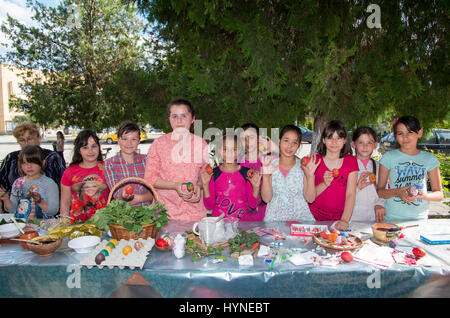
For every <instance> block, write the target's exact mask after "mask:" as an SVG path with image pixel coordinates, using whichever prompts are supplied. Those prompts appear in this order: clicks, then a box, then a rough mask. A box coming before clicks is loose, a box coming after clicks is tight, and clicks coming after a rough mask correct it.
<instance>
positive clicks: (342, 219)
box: [309, 120, 359, 230]
mask: <svg viewBox="0 0 450 318" xmlns="http://www.w3.org/2000/svg"><path fill="white" fill-rule="evenodd" d="M317 151H318V153H319V154H318V155H317V158H318V159H319V160H320V164H319V166H318V167H317V170H316V172H315V184H316V199H315V200H314V202H313V203H311V204H310V205H309V209H310V210H311V213H312V215H313V216H314V218H315V219H316V220H317V221H338V222H336V224H335V227H336V229H338V230H344V229H346V228H347V227H348V222H349V221H350V218H351V216H352V213H353V207H354V205H355V198H356V180H357V178H358V171H359V168H358V162H357V160H356V157H354V156H352V155H351V154H350V153H351V146H350V143H348V142H347V131H346V130H345V126H344V124H343V123H342V122H341V121H338V120H332V121H330V122H329V123H328V124H327V125H326V126H325V128H324V130H323V132H322V136H321V139H320V142H319V145H318V146H317Z"/></svg>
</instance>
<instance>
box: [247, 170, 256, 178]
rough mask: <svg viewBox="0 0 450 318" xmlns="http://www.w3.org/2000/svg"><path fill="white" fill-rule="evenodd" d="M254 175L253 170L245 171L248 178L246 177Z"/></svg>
mask: <svg viewBox="0 0 450 318" xmlns="http://www.w3.org/2000/svg"><path fill="white" fill-rule="evenodd" d="M254 175H255V170H253V169H249V170H248V171H247V178H248V179H251V178H253V176H254Z"/></svg>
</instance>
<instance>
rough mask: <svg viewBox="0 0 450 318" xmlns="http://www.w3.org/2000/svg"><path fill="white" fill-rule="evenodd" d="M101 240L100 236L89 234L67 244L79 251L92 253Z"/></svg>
mask: <svg viewBox="0 0 450 318" xmlns="http://www.w3.org/2000/svg"><path fill="white" fill-rule="evenodd" d="M100 241H101V239H100V237H98V236H94V235H88V236H81V237H77V238H74V239H73V240H70V241H69V243H68V244H67V245H68V246H69V247H70V248H71V249H73V250H75V252H77V253H80V254H81V253H90V252H91V251H92V250H93V249H94V247H96V246H97V245H98V243H100Z"/></svg>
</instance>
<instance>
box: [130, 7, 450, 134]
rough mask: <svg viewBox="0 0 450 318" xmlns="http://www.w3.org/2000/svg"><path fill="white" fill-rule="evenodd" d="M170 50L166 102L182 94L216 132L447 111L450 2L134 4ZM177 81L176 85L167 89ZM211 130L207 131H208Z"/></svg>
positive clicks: (430, 117) (425, 119) (431, 117)
mask: <svg viewBox="0 0 450 318" xmlns="http://www.w3.org/2000/svg"><path fill="white" fill-rule="evenodd" d="M135 2H136V3H137V4H138V7H139V9H140V10H141V11H142V12H143V13H145V14H146V16H147V17H148V20H149V22H150V23H151V24H153V25H154V28H155V34H156V35H157V36H158V37H159V38H160V40H161V43H164V44H165V46H166V55H165V56H164V62H165V70H162V69H161V70H160V71H161V73H160V74H163V75H162V78H163V79H164V80H163V81H161V82H159V83H160V84H161V83H167V84H168V85H169V86H168V89H167V90H166V92H167V99H170V98H172V97H175V96H179V95H183V96H185V97H187V98H190V99H191V100H192V101H193V102H194V104H195V105H196V106H197V109H198V118H201V119H203V120H204V122H213V123H214V125H215V126H218V127H234V126H238V125H240V124H242V123H244V122H247V121H253V122H256V123H257V124H259V125H260V126H261V127H267V128H271V127H280V126H283V125H285V124H287V123H293V122H294V121H295V120H296V119H298V120H299V122H303V121H304V118H305V117H306V116H307V115H310V116H312V117H313V118H314V124H315V125H314V129H315V132H316V133H317V134H316V135H318V134H319V133H320V132H321V128H322V127H323V125H324V124H325V123H326V121H328V120H331V119H342V120H343V121H344V122H345V123H346V125H347V128H348V129H352V128H353V127H354V126H356V125H362V124H376V123H378V122H380V121H382V120H387V121H388V122H389V121H392V119H393V118H394V117H398V116H399V115H403V114H411V115H415V116H417V117H418V118H419V119H420V120H421V122H422V124H423V126H424V127H425V128H429V127H430V126H432V125H435V123H436V122H440V121H442V119H443V118H445V117H446V115H447V114H448V105H447V103H448V76H447V75H446V74H448V63H447V62H446V54H447V53H446V52H448V49H447V44H446V42H445V31H446V29H447V28H448V20H447V11H448V4H447V3H446V2H444V1H438V0H434V1H427V2H421V1H412V0H402V1H390V0H389V1H387V0H386V1H378V5H379V8H380V12H381V28H376V27H374V28H370V27H369V26H368V24H367V23H366V22H367V20H368V19H370V18H371V14H372V12H371V11H369V12H367V11H366V10H367V8H368V7H369V5H370V4H371V2H372V1H356V0H354V1H332V0H328V1H327V0H324V1H313V0H305V1H298V0H285V1H277V0H269V1H258V0H248V1H218V0H203V1H196V0H171V1H166V0H153V1H142V0H137V1H135ZM167 79H168V80H167ZM204 128H206V126H205V125H204Z"/></svg>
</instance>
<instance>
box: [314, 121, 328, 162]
mask: <svg viewBox="0 0 450 318" xmlns="http://www.w3.org/2000/svg"><path fill="white" fill-rule="evenodd" d="M327 122H328V118H327V116H325V115H323V114H318V115H316V117H314V135H313V138H312V142H311V154H315V153H317V146H318V145H319V142H320V137H321V136H322V131H323V129H324V127H325V125H326V124H327Z"/></svg>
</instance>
